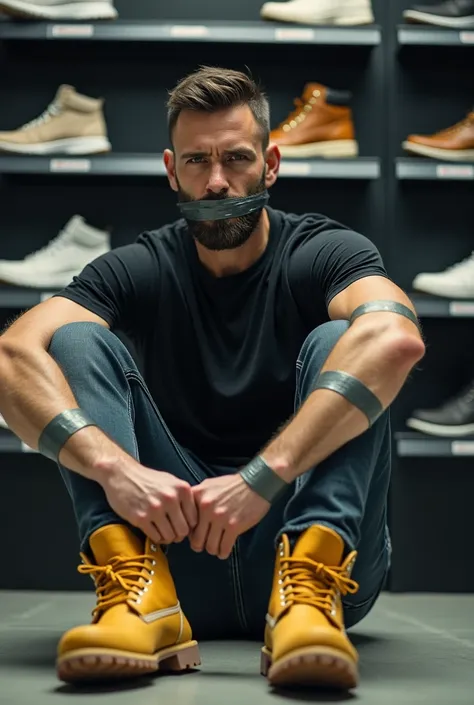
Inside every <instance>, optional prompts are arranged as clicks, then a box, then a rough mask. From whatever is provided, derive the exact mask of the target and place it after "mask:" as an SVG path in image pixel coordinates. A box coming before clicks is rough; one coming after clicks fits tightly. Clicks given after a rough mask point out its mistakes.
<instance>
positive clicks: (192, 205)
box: [178, 191, 270, 220]
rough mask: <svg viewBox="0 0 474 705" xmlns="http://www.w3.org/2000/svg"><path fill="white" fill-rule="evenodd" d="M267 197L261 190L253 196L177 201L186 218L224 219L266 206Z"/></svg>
mask: <svg viewBox="0 0 474 705" xmlns="http://www.w3.org/2000/svg"><path fill="white" fill-rule="evenodd" d="M269 198H270V195H269V193H268V191H262V193H256V194H255V195H254V196H242V197H238V198H221V199H219V200H213V201H209V200H207V199H204V200H201V201H184V202H180V203H178V208H179V210H180V211H181V215H182V216H183V217H184V218H187V220H225V219H227V218H238V217H239V216H242V215H248V214H249V213H254V212H255V211H257V210H260V209H261V208H263V207H264V206H266V204H267V203H268V200H269Z"/></svg>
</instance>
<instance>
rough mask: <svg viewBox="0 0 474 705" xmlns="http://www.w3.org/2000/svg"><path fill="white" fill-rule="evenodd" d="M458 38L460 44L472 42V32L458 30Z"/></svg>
mask: <svg viewBox="0 0 474 705" xmlns="http://www.w3.org/2000/svg"><path fill="white" fill-rule="evenodd" d="M459 40H460V41H461V43H462V44H474V32H459Z"/></svg>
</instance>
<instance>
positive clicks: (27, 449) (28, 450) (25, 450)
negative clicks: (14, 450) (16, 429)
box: [21, 441, 38, 453]
mask: <svg viewBox="0 0 474 705" xmlns="http://www.w3.org/2000/svg"><path fill="white" fill-rule="evenodd" d="M21 452H22V453H37V452H38V451H37V450H35V449H34V448H31V447H30V446H27V445H26V443H24V442H23V441H22V442H21Z"/></svg>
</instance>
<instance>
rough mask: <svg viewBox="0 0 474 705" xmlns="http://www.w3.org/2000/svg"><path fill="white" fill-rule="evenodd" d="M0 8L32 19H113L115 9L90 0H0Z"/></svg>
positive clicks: (11, 13)
mask: <svg viewBox="0 0 474 705" xmlns="http://www.w3.org/2000/svg"><path fill="white" fill-rule="evenodd" d="M0 10H1V11H2V12H4V13H5V14H6V15H10V17H18V18H20V19H34V20H114V19H116V17H117V16H118V15H117V11H116V10H115V8H114V7H112V5H110V3H108V2H103V1H102V2H101V0H95V1H94V0H92V1H85V2H74V3H68V4H63V5H58V6H56V7H55V6H54V5H51V6H44V5H43V6H42V7H40V6H38V5H33V4H32V3H29V2H26V1H25V0H1V1H0Z"/></svg>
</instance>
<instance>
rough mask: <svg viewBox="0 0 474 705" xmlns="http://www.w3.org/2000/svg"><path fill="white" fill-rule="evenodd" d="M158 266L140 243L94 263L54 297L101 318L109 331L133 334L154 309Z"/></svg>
mask: <svg viewBox="0 0 474 705" xmlns="http://www.w3.org/2000/svg"><path fill="white" fill-rule="evenodd" d="M158 267H159V265H158V262H157V259H156V258H154V257H153V255H152V253H151V252H150V250H149V249H148V248H147V247H146V246H145V245H144V244H141V243H140V242H135V243H133V244H131V245H125V246H123V247H118V248H116V249H114V250H111V251H110V252H107V253H106V254H105V255H102V256H100V257H98V258H97V259H95V260H94V261H93V262H91V263H90V264H88V265H86V267H85V268H84V269H83V270H82V272H81V273H80V274H79V275H78V276H75V277H74V279H73V281H72V282H71V284H69V285H68V286H67V287H65V288H64V289H62V290H61V291H59V292H58V293H57V294H55V296H61V297H63V298H67V299H70V300H71V301H74V302H75V303H77V304H79V305H80V306H84V308H86V309H88V310H89V311H92V313H95V314H97V315H98V316H100V317H101V318H103V319H104V320H105V321H106V322H107V323H108V324H109V326H110V327H111V328H112V329H120V330H122V331H126V332H129V331H130V332H133V331H134V330H135V329H136V328H137V327H139V326H140V325H141V323H142V322H143V321H144V320H145V319H146V315H147V313H148V312H149V311H150V309H151V308H152V306H153V305H154V304H155V305H156V292H157V281H158V274H159V272H158Z"/></svg>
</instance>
